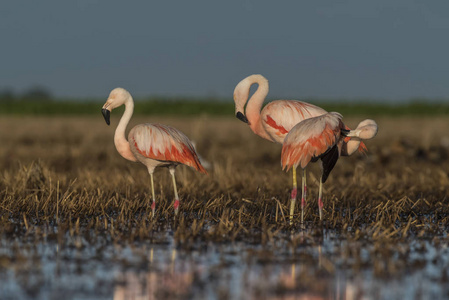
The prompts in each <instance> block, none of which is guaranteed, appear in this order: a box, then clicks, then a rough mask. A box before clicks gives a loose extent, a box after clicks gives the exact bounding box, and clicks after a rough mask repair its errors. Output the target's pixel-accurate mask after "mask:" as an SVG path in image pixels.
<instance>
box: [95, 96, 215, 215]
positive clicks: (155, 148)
mask: <svg viewBox="0 0 449 300" xmlns="http://www.w3.org/2000/svg"><path fill="white" fill-rule="evenodd" d="M122 105H125V112H124V113H123V116H122V117H121V119H120V122H119V124H118V126H117V128H116V130H115V135H114V144H115V147H116V149H117V151H118V153H120V155H121V156H122V157H124V158H126V159H127V160H130V161H134V162H141V163H142V164H144V165H145V166H146V167H147V169H148V173H150V179H151V194H152V197H153V203H152V205H151V210H152V213H153V214H152V215H153V216H154V213H155V209H156V197H155V195H154V181H153V172H154V169H155V168H156V167H168V169H169V172H170V174H171V177H172V181H173V189H174V195H175V201H174V209H175V215H177V214H178V209H179V197H178V191H177V188H176V180H175V168H176V166H177V165H179V164H183V165H187V166H190V167H192V168H194V169H196V170H197V171H199V172H201V173H204V174H207V171H206V170H205V168H204V167H203V166H202V165H201V162H200V160H199V158H198V154H197V153H196V151H195V148H194V147H193V145H192V143H191V142H190V140H189V138H188V137H187V136H185V135H184V134H183V133H182V132H181V131H179V130H178V129H176V128H173V127H170V126H167V125H162V124H150V123H145V124H140V125H137V126H135V127H133V128H132V129H131V130H130V132H129V134H128V140H127V139H126V137H125V130H126V126H127V125H128V123H129V120H130V119H131V116H132V114H133V110H134V101H133V98H132V96H131V94H130V93H129V92H128V91H127V90H125V89H123V88H115V89H113V90H112V91H111V93H110V94H109V97H108V100H107V101H106V103H105V104H104V105H103V108H102V110H101V112H102V113H103V116H104V119H105V121H106V124H108V125H110V113H111V111H112V110H113V109H114V108H117V107H119V106H122Z"/></svg>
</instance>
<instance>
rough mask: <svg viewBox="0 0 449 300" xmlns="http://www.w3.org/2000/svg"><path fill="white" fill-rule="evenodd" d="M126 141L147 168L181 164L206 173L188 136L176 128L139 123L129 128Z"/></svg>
mask: <svg viewBox="0 0 449 300" xmlns="http://www.w3.org/2000/svg"><path fill="white" fill-rule="evenodd" d="M128 141H129V145H130V148H131V152H132V153H133V154H134V156H135V157H136V158H137V160H138V161H140V162H141V163H143V164H144V165H146V166H147V168H148V169H149V170H150V169H153V170H154V168H156V167H158V166H170V165H173V166H176V165H178V164H183V165H186V166H189V167H192V168H194V169H196V170H197V171H199V172H201V173H205V174H206V173H207V171H206V169H204V167H203V166H202V165H201V162H200V161H199V159H198V155H197V153H196V151H195V148H194V147H193V145H192V143H191V142H190V140H189V138H188V137H187V136H185V135H184V134H183V133H182V132H181V131H179V130H177V129H176V128H173V127H170V126H167V125H162V124H150V123H145V124H140V125H137V126H135V127H134V128H133V129H131V131H130V132H129V135H128Z"/></svg>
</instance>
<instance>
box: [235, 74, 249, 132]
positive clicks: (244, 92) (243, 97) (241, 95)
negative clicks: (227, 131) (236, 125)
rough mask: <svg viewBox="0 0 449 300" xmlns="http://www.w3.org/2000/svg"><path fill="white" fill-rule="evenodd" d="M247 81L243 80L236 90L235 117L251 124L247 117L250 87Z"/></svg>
mask: <svg viewBox="0 0 449 300" xmlns="http://www.w3.org/2000/svg"><path fill="white" fill-rule="evenodd" d="M247 85H248V84H247V83H246V81H244V80H242V81H240V82H239V84H237V86H236V87H235V90H234V103H235V116H236V118H237V119H239V120H240V121H242V122H245V123H247V124H249V122H248V118H247V117H246V115H245V104H246V102H247V101H248V97H249V86H247Z"/></svg>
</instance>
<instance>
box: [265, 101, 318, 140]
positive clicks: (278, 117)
mask: <svg viewBox="0 0 449 300" xmlns="http://www.w3.org/2000/svg"><path fill="white" fill-rule="evenodd" d="M326 113H327V111H325V110H324V109H322V108H321V107H318V106H315V105H313V104H309V103H306V102H302V101H296V100H277V101H273V102H271V103H269V104H267V105H266V106H265V107H264V108H263V109H262V111H261V112H260V115H261V119H262V126H263V129H264V130H265V132H266V133H267V135H268V136H269V137H270V140H271V141H273V142H275V143H279V144H282V143H283V142H284V139H285V137H286V136H287V133H288V132H289V131H290V130H291V129H292V128H293V127H294V126H295V125H296V124H298V123H299V122H301V121H303V120H305V119H309V118H313V117H317V116H320V115H323V114H326Z"/></svg>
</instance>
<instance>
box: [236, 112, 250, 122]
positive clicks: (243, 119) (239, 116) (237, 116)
mask: <svg viewBox="0 0 449 300" xmlns="http://www.w3.org/2000/svg"><path fill="white" fill-rule="evenodd" d="M235 117H236V118H237V119H239V120H240V121H242V122H245V123H246V124H249V122H248V119H247V118H246V116H245V115H244V114H242V113H241V112H238V113H236V114H235Z"/></svg>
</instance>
